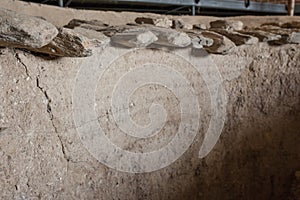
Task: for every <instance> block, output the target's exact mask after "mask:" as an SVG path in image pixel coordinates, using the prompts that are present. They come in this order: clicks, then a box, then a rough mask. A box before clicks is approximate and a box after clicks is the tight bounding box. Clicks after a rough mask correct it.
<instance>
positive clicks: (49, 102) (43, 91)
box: [36, 75, 70, 162]
mask: <svg viewBox="0 0 300 200" xmlns="http://www.w3.org/2000/svg"><path fill="white" fill-rule="evenodd" d="M36 86H37V88H39V89H40V91H41V92H42V93H43V94H44V96H45V98H46V99H47V113H48V114H49V116H50V121H51V124H52V126H53V128H54V131H55V133H56V134H57V137H58V139H59V142H60V146H61V151H62V153H63V155H64V158H65V160H66V161H67V162H69V161H70V159H69V158H68V156H67V154H66V150H65V145H64V144H63V142H62V138H61V136H60V135H59V134H58V128H57V127H56V125H55V123H54V121H53V120H54V115H53V113H52V108H51V102H52V100H51V98H50V97H49V95H48V93H47V91H46V90H45V89H44V88H43V87H42V86H41V85H40V79H39V75H38V76H37V77H36Z"/></svg>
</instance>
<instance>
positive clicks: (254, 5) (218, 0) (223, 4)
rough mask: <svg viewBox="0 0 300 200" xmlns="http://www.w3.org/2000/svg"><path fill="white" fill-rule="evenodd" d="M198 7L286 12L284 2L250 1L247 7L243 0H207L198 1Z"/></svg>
mask: <svg viewBox="0 0 300 200" xmlns="http://www.w3.org/2000/svg"><path fill="white" fill-rule="evenodd" d="M199 4H200V7H203V8H219V9H228V10H240V11H252V12H266V13H281V14H286V13H287V10H286V7H285V5H284V4H274V3H262V2H251V3H250V5H249V6H248V7H246V6H245V3H244V1H237V0H226V1H222V0H208V1H203V0H202V1H200V3H199Z"/></svg>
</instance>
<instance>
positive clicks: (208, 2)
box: [111, 0, 287, 14]
mask: <svg viewBox="0 0 300 200" xmlns="http://www.w3.org/2000/svg"><path fill="white" fill-rule="evenodd" d="M111 2H115V3H146V4H160V5H180V6H197V7H201V8H216V9H228V10H240V11H251V12H265V13H278V14H287V10H286V6H285V4H274V3H262V2H251V3H250V5H249V6H248V7H246V6H245V3H244V1H240V0H201V1H200V2H199V3H198V4H196V3H195V2H194V0H111Z"/></svg>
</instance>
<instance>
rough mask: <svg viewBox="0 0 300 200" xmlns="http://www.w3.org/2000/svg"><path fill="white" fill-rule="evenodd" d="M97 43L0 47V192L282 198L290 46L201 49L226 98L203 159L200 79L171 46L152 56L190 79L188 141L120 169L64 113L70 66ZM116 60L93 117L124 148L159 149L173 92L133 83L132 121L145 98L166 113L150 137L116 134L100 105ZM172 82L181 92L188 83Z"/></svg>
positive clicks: (291, 110) (290, 99)
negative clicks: (192, 105)
mask: <svg viewBox="0 0 300 200" xmlns="http://www.w3.org/2000/svg"><path fill="white" fill-rule="evenodd" d="M33 6H35V5H33ZM58 10H59V8H58ZM34 15H35V14H34ZM62 15H63V14H62ZM105 15H107V16H109V13H105ZM131 15H133V16H134V18H135V17H136V15H135V14H131ZM113 16H115V14H114V15H112V18H114V17H113ZM133 16H132V18H133ZM199 19H200V18H199ZM204 21H205V20H204ZM283 22H284V19H283ZM103 51H104V49H98V50H97V51H95V52H94V57H88V58H55V59H49V58H47V57H43V56H40V55H34V54H32V53H30V52H27V51H22V50H18V49H12V48H2V49H1V55H0V86H1V90H0V102H1V104H0V127H1V129H0V157H1V158H0V159H1V162H0V180H1V181H0V196H1V198H3V199H13V198H14V199H78V198H79V199H202V198H203V199H287V198H292V197H291V195H292V194H291V188H292V184H293V177H294V173H295V171H297V170H299V168H300V162H299V161H300V149H299V145H298V144H299V142H300V137H299V134H300V132H299V130H300V123H299V120H300V115H299V110H300V102H299V101H300V87H299V83H300V71H299V70H300V66H299V63H300V51H299V44H286V45H282V46H270V45H269V44H266V43H258V44H256V45H243V46H237V47H236V48H234V49H233V50H232V52H230V53H229V54H227V55H213V54H209V55H208V56H209V58H210V59H211V61H212V62H213V63H214V66H216V67H217V69H218V71H219V73H220V74H221V77H222V87H223V88H224V90H225V91H226V96H227V103H226V116H225V121H224V127H223V128H222V132H221V135H220V138H219V139H218V141H217V143H216V145H215V146H214V148H213V149H212V151H210V152H209V154H208V155H207V156H205V157H204V158H199V149H200V148H201V146H202V145H203V140H204V136H205V133H206V132H207V129H208V128H209V126H210V123H209V122H210V120H211V116H213V115H214V113H213V112H212V111H213V110H214V108H211V107H210V105H211V99H210V98H209V94H210V91H209V89H208V87H207V83H206V82H205V80H204V79H205V78H203V76H202V75H201V74H199V73H195V70H194V68H193V67H191V66H190V65H189V64H186V63H185V62H183V61H182V62H181V61H180V60H178V61H177V60H176V58H177V57H174V56H172V55H173V54H172V55H169V54H166V55H164V56H165V57H163V58H162V59H165V60H168V61H170V62H174V63H172V64H173V65H172V66H175V68H176V69H177V71H178V72H182V75H184V76H186V77H188V78H189V79H190V80H191V81H193V82H194V84H195V85H194V87H195V88H196V89H197V91H198V93H197V100H199V102H200V103H199V107H200V108H201V109H199V113H200V116H201V117H200V118H199V124H201V126H200V128H199V129H197V135H196V136H195V138H194V140H193V142H192V144H191V146H190V147H189V148H188V150H187V151H185V152H184V154H183V155H182V156H180V157H179V158H178V159H177V160H176V161H175V162H173V163H172V164H170V165H168V166H166V167H164V168H162V169H159V170H156V171H152V172H145V173H128V172H121V171H118V170H115V169H112V168H110V167H108V166H106V165H105V164H103V163H101V162H99V161H98V160H97V157H96V156H95V155H92V154H91V153H90V152H89V150H88V149H89V147H88V146H86V145H84V143H83V142H82V141H83V139H82V138H81V135H80V134H79V131H80V130H78V129H79V128H80V127H81V126H80V125H79V126H78V124H77V123H76V120H74V108H78V107H76V106H75V107H74V101H76V99H75V100H74V93H76V86H78V80H79V79H80V73H79V72H82V70H84V69H87V68H89V67H91V66H92V64H91V63H99V62H101V61H100V60H99V59H98V60H97V58H98V57H100V56H101V55H102V53H103ZM155 52H156V51H154V52H152V51H151V52H150V54H151V55H152V56H154V57H150V58H153V59H154V58H157V57H159V56H161V55H162V54H160V53H158V54H156V53H155ZM131 56H132V55H131ZM133 56H137V57H138V58H139V59H140V60H137V61H136V62H137V63H138V64H139V62H140V63H143V61H144V60H147V59H149V56H148V55H145V54H143V53H142V54H139V52H137V53H134V54H133ZM155 56H156V57H155ZM129 58H131V57H129ZM205 58H206V57H205ZM162 59H161V60H162ZM172 59H175V61H176V62H175V61H172ZM117 61H118V62H117V64H115V66H114V65H111V66H110V67H111V68H107V71H106V72H105V73H104V76H103V77H101V78H99V80H98V81H99V82H97V83H98V84H97V85H98V87H97V88H96V89H95V91H96V96H95V99H96V104H97V106H96V108H95V109H96V110H97V119H96V120H97V121H98V122H99V124H101V125H102V127H104V129H105V130H106V131H105V132H106V133H107V137H108V138H110V139H111V140H112V141H113V142H114V143H115V144H118V145H119V146H122V145H123V146H122V147H123V148H124V149H126V150H128V151H130V150H131V151H134V152H143V151H151V150H153V148H157V146H155V145H154V146H153V145H152V146H151V144H154V142H157V141H159V140H161V141H160V143H159V145H160V147H162V146H163V145H165V144H167V143H168V142H169V141H170V138H172V135H173V134H174V133H176V130H178V124H179V123H180V122H181V121H182V119H181V118H180V116H181V115H180V102H179V100H178V98H176V96H174V94H172V91H170V90H169V89H168V88H164V87H160V86H155V85H154V86H153V85H152V86H151V85H148V86H145V87H142V88H140V90H137V91H136V93H134V95H133V99H132V101H133V103H134V104H132V105H134V106H133V108H130V109H131V110H130V111H131V114H132V115H131V117H132V119H133V120H134V121H136V122H137V123H139V124H140V125H145V124H146V125H147V124H148V123H149V120H150V119H151V116H150V117H149V113H150V112H151V111H149V108H150V106H151V103H153V102H155V103H158V104H161V105H163V106H164V108H165V110H166V113H167V114H168V115H169V116H170V117H169V118H167V123H166V124H167V125H166V126H165V129H162V130H163V131H162V133H163V134H162V135H160V136H159V135H158V137H157V138H156V139H153V140H151V141H150V142H149V141H147V140H140V141H134V142H132V141H131V140H128V139H126V136H124V135H122V134H120V133H119V132H118V126H116V125H115V124H114V123H113V122H114V121H113V118H112V117H113V114H112V109H113V108H108V109H107V110H105V109H103V108H106V107H107V106H110V102H109V101H107V100H105V99H104V98H103V97H107V96H110V95H111V92H112V91H111V88H110V86H111V85H112V86H114V85H115V84H116V77H118V76H120V75H122V74H124V73H125V72H127V71H128V70H130V67H131V66H132V64H133V63H131V59H121V60H117ZM89 62H91V63H90V64H89ZM176 63H177V64H176ZM160 64H161V63H160ZM110 69H113V70H111V71H110ZM88 77H89V76H87V81H88ZM90 77H92V75H90ZM166 79H167V78H166ZM133 80H135V79H133ZM175 86H177V87H178V88H183V89H186V90H188V89H189V87H190V85H185V84H179V85H176V84H175ZM84 94H87V93H84V91H83V93H82V98H83V99H85V98H88V96H84ZM201 102H202V103H201ZM75 103H76V102H75ZM130 105H131V104H130ZM218 105H219V104H217V106H218ZM83 111H84V110H83ZM105 111H108V112H105ZM154 114H155V112H154ZM159 114H161V113H160V112H159ZM155 117H156V118H158V117H159V116H154V118H153V119H155ZM149 118H150V119H149ZM150 121H151V120H150ZM185 139H186V138H182V140H185ZM99 144H102V143H99ZM144 148H145V149H144ZM164 159H165V158H162V159H161V162H163V161H164ZM148 164H149V165H151V163H148ZM130 166H132V165H130Z"/></svg>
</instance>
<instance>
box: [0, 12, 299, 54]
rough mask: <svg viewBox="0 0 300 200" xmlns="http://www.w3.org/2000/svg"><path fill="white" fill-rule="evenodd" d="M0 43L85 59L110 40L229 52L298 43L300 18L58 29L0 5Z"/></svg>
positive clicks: (73, 24)
mask: <svg viewBox="0 0 300 200" xmlns="http://www.w3.org/2000/svg"><path fill="white" fill-rule="evenodd" d="M0 19H1V21H0V46H2V47H13V48H20V49H27V50H29V51H32V52H38V53H42V54H47V55H50V56H57V57H86V56H90V55H92V48H95V47H99V46H102V45H104V44H107V43H111V45H114V46H119V47H121V48H137V47H143V48H194V49H202V48H204V49H205V50H206V51H208V52H209V53H214V54H227V53H229V52H230V51H231V50H232V49H234V48H235V47H236V46H240V45H254V44H257V43H259V42H268V43H269V44H270V45H284V44H300V22H299V21H293V22H289V23H285V24H276V23H270V24H262V25H260V26H259V27H256V28H245V27H244V25H243V23H242V22H241V21H235V20H216V21H212V22H210V27H206V26H205V25H203V24H187V23H185V22H183V21H181V20H171V19H168V18H166V17H163V18H145V17H139V18H136V20H135V23H132V24H127V25H123V26H110V25H108V24H105V23H103V22H101V21H99V20H92V21H85V20H78V19H73V20H71V21H70V22H69V23H68V24H67V25H66V26H64V27H60V28H57V27H55V26H54V25H53V24H51V23H49V22H47V21H46V20H44V19H42V18H38V17H32V16H27V15H23V14H19V13H16V12H13V11H10V10H6V9H3V8H1V9H0Z"/></svg>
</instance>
